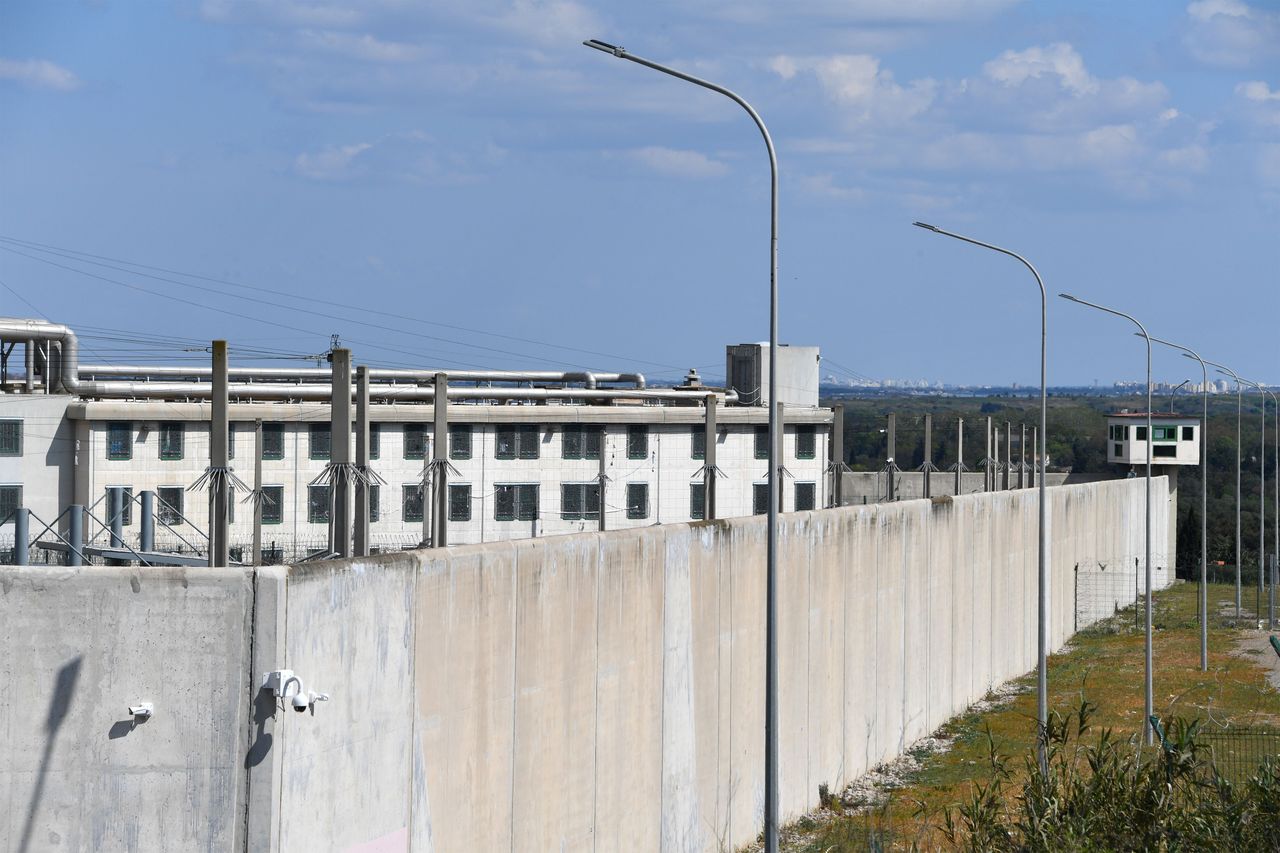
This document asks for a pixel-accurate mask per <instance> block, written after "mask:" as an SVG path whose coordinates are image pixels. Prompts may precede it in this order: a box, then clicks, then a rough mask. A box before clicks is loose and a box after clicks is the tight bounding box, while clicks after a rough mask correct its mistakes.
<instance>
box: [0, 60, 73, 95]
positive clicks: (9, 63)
mask: <svg viewBox="0 0 1280 853" xmlns="http://www.w3.org/2000/svg"><path fill="white" fill-rule="evenodd" d="M0 80H15V81H17V82H19V83H23V84H25V85H27V86H31V87H34V88H37V89H53V90H55V91H58V92H70V91H71V90H73V89H78V88H79V87H80V78H79V77H77V76H76V75H75V74H74V73H72V72H71V71H68V70H67V69H66V68H63V67H62V66H61V65H56V64H54V63H52V62H49V61H48V60H46V59H4V58H2V57H0Z"/></svg>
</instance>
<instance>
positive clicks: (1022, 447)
mask: <svg viewBox="0 0 1280 853" xmlns="http://www.w3.org/2000/svg"><path fill="white" fill-rule="evenodd" d="M1018 460H1019V461H1018V488H1019V489H1023V488H1026V485H1027V425H1026V424H1023V425H1022V438H1021V439H1020V440H1019V442H1018Z"/></svg>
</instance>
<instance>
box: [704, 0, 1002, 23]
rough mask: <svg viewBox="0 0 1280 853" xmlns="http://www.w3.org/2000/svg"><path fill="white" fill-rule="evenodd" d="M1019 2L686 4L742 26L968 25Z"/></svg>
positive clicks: (764, 0) (725, 0)
mask: <svg viewBox="0 0 1280 853" xmlns="http://www.w3.org/2000/svg"><path fill="white" fill-rule="evenodd" d="M1021 1H1022V0H858V2H850V0H808V1H807V2H804V3H786V4H783V3H778V2H776V0H696V2H694V0H686V2H691V3H692V4H693V5H695V6H699V7H701V10H702V11H703V12H704V14H708V15H711V16H713V17H717V18H722V19H726V20H732V21H738V22H742V23H753V24H760V23H767V22H769V21H773V20H778V19H781V18H787V19H790V20H794V19H796V18H820V19H825V20H828V21H831V22H833V23H852V24H858V23H866V24H937V23H946V22H950V21H972V20H974V19H976V18H985V17H987V16H989V15H993V14H996V13H997V12H1002V11H1004V10H1005V9H1008V8H1010V7H1012V6H1017V5H1019V3H1021Z"/></svg>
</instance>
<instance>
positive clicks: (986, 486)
mask: <svg viewBox="0 0 1280 853" xmlns="http://www.w3.org/2000/svg"><path fill="white" fill-rule="evenodd" d="M982 465H983V472H984V476H983V478H982V490H983V491H984V492H989V491H991V490H992V489H993V488H995V472H994V470H993V469H992V467H991V416H990V415H988V416H987V458H986V459H985V460H984V461H983V463H982Z"/></svg>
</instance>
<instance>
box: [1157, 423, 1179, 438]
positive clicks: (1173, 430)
mask: <svg viewBox="0 0 1280 853" xmlns="http://www.w3.org/2000/svg"><path fill="white" fill-rule="evenodd" d="M1151 435H1152V437H1154V438H1155V440H1156V441H1177V440H1178V428H1177V427H1176V426H1158V427H1152V428H1151Z"/></svg>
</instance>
